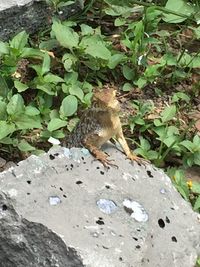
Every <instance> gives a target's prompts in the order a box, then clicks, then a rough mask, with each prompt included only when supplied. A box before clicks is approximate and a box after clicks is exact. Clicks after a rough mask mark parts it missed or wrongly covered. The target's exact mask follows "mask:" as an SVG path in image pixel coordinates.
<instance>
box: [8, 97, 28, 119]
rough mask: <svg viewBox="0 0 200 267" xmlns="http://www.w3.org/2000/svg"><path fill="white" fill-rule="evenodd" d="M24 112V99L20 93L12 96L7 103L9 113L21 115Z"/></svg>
mask: <svg viewBox="0 0 200 267" xmlns="http://www.w3.org/2000/svg"><path fill="white" fill-rule="evenodd" d="M23 112H24V100H23V98H22V96H21V95H20V94H15V95H13V96H12V97H11V99H10V101H9V103H8V105H7V113H8V114H9V115H14V116H19V115H20V114H22V113H23Z"/></svg>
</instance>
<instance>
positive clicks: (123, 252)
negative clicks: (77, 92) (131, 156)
mask: <svg viewBox="0 0 200 267" xmlns="http://www.w3.org/2000/svg"><path fill="white" fill-rule="evenodd" d="M106 151H107V152H108V153H109V154H110V155H111V158H113V159H114V160H115V163H117V165H118V166H119V168H118V169H116V168H110V169H109V170H108V171H106V170H105V169H104V168H103V167H102V165H101V164H100V163H99V162H97V161H93V158H92V157H91V156H90V154H89V153H88V151H87V150H85V149H82V150H81V149H71V150H69V149H66V148H57V149H56V150H51V151H50V152H49V153H48V154H45V155H43V156H41V157H36V156H31V157H30V158H28V159H27V160H25V161H22V162H20V163H19V166H17V167H14V168H13V167H11V168H10V169H9V170H8V171H5V172H3V173H1V174H0V188H1V192H0V195H1V196H0V208H1V209H0V260H1V266H2V267H4V266H5V267H15V266H16V267H27V266H34V267H39V266H52V267H53V266H59V267H65V266H77V267H79V266H86V267H136V266H137V267H146V266H149V267H159V266H160V267H168V266H173V267H174V266H175V267H194V265H195V262H196V258H197V255H199V253H200V242H199V240H200V221H199V217H198V214H197V213H194V212H193V211H192V209H191V207H190V205H189V203H187V202H185V201H184V200H183V199H182V198H181V196H180V195H179V193H178V192H177V191H176V190H175V189H174V187H173V186H172V184H171V181H170V179H169V178H168V177H167V176H166V175H165V174H164V173H163V172H162V171H161V170H158V169H156V168H154V167H153V166H151V165H148V166H146V167H144V166H138V165H137V164H136V163H134V165H133V164H132V163H130V162H129V160H126V159H125V156H124V155H123V154H122V153H121V152H120V151H118V150H117V149H116V148H113V147H111V146H110V147H107V148H106Z"/></svg>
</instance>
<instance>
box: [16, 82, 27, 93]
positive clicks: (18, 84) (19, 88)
mask: <svg viewBox="0 0 200 267" xmlns="http://www.w3.org/2000/svg"><path fill="white" fill-rule="evenodd" d="M14 85H15V88H16V89H17V91H18V92H19V93H21V92H24V91H26V90H27V89H28V88H29V87H28V85H26V84H24V83H21V82H20V81H14Z"/></svg>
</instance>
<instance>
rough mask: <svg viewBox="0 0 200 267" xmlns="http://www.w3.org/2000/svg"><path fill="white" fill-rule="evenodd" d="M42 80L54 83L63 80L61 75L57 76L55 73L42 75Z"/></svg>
mask: <svg viewBox="0 0 200 267" xmlns="http://www.w3.org/2000/svg"><path fill="white" fill-rule="evenodd" d="M44 82H45V83H54V84H57V83H61V82H64V80H63V78H61V77H59V76H57V75H54V74H51V73H48V74H47V75H45V76H44Z"/></svg>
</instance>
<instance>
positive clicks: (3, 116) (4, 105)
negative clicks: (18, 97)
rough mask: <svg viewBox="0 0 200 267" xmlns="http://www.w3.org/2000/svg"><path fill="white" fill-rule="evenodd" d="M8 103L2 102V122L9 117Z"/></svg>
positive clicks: (0, 116) (0, 109)
mask: <svg viewBox="0 0 200 267" xmlns="http://www.w3.org/2000/svg"><path fill="white" fill-rule="evenodd" d="M6 107H7V105H6V103H5V102H3V101H1V100H0V120H5V119H6V117H7V112H6Z"/></svg>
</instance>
